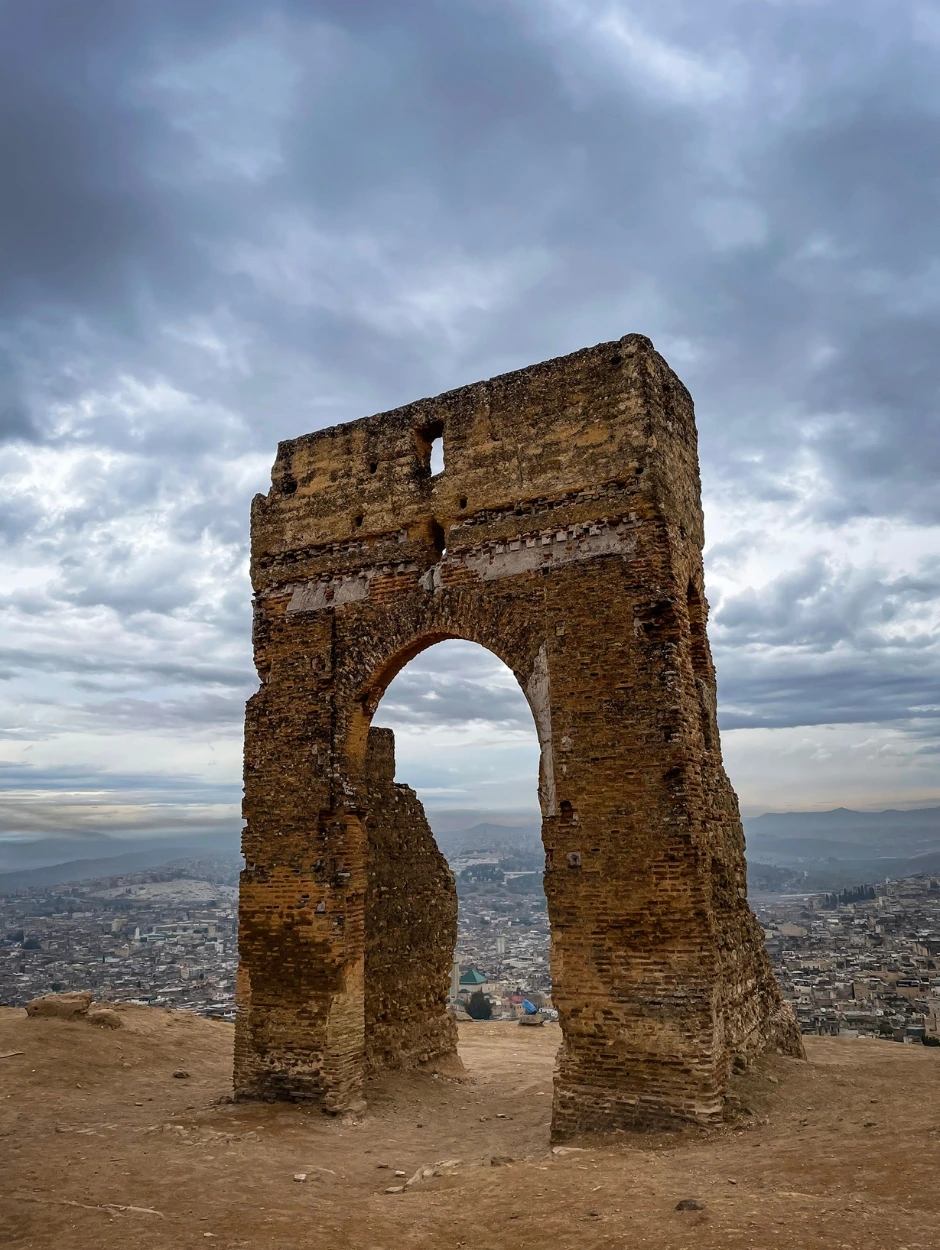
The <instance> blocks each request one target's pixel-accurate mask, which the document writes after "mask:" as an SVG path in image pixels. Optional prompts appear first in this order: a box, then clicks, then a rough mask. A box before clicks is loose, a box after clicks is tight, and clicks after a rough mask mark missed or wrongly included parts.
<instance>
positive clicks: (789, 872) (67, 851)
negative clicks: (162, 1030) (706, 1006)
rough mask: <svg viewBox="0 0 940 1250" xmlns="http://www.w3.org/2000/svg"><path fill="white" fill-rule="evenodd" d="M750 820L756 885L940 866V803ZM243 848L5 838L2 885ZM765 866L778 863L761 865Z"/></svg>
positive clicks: (471, 841)
mask: <svg viewBox="0 0 940 1250" xmlns="http://www.w3.org/2000/svg"><path fill="white" fill-rule="evenodd" d="M744 826H745V832H746V835H747V857H748V861H749V864H750V869H749V873H748V875H749V878H750V879H751V881H752V882H754V883H755V885H756V887H757V888H767V889H781V890H783V889H786V890H796V889H802V890H833V889H841V888H843V887H845V886H850V885H859V884H862V883H863V882H869V881H879V880H884V878H885V877H907V876H912V875H913V874H915V873H920V872H929V873H938V874H940V807H927V808H919V809H916V810H914V811H898V810H889V811H884V812H856V811H851V810H850V809H849V808H845V807H838V808H835V809H834V810H833V811H829V812H768V813H767V814H766V815H764V816H755V817H751V818H749V819H747V820H745V822H744ZM435 836H436V838H437V842H438V845H439V846H440V848H441V850H442V851H443V852H444V854H445V855H446V856H447V858H448V859H455V858H457V857H458V856H461V855H467V854H471V853H473V852H482V853H493V854H494V855H497V856H504V855H507V854H511V853H512V852H513V851H532V850H539V849H541V827H540V825H539V824H538V823H535V822H533V823H530V824H523V825H504V824H498V823H489V822H485V821H481V822H479V823H477V824H474V825H471V826H470V827H469V828H466V829H457V830H453V829H450V830H441V831H435ZM238 850H239V836H238V834H237V833H235V832H232V833H229V834H211V835H207V836H205V837H199V838H198V839H196V838H193V840H192V841H191V842H190V841H188V840H187V841H183V840H179V841H172V842H171V841H170V840H168V839H158V838H150V839H130V838H107V837H101V838H95V839H81V840H78V839H68V838H45V839H40V840H39V841H36V842H2V841H0V894H8V893H10V892H11V891H12V890H17V889H23V888H25V887H27V886H36V885H60V884H63V883H65V882H68V881H87V880H90V879H93V878H97V877H110V876H117V875H119V874H121V873H128V872H138V871H142V870H144V869H148V868H157V867H159V866H160V865H162V864H165V863H168V862H169V861H171V860H176V859H182V858H193V857H196V856H203V855H212V854H215V853H223V854H231V855H237V854H238ZM102 852H104V853H102ZM768 866H770V867H772V868H774V869H775V870H776V869H779V870H781V871H779V872H778V871H774V872H769V871H765V869H767V867H768Z"/></svg>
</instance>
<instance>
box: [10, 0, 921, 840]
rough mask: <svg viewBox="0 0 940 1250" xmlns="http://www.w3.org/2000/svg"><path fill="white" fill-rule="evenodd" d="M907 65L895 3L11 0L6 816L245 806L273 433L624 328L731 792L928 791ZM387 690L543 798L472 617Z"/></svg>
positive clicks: (166, 813)
mask: <svg viewBox="0 0 940 1250" xmlns="http://www.w3.org/2000/svg"><path fill="white" fill-rule="evenodd" d="M938 64H940V8H938V6H937V4H936V3H929V2H925V3H921V2H919V0H892V3H891V4H886V3H884V0H391V2H390V0H355V3H350V0H319V2H317V0H281V2H279V3H278V2H276V0H251V2H250V3H248V2H247V0H244V2H242V0H223V2H217V0H199V3H193V2H192V0H83V3H81V4H74V3H71V2H70V0H30V3H28V4H23V3H21V4H8V5H5V6H3V10H2V12H0V162H2V166H0V167H2V169H3V170H4V175H3V178H2V180H0V255H2V260H3V264H2V274H0V278H2V280H0V431H2V439H3V443H2V448H0V469H2V475H3V489H2V493H0V532H2V538H3V547H2V560H3V577H2V580H0V630H2V635H0V677H2V679H3V682H2V688H0V689H2V695H3V698H2V704H0V782H2V785H3V794H2V796H0V830H2V832H3V833H4V834H5V835H7V836H11V835H16V836H30V837H33V836H42V835H44V834H50V833H57V834H60V833H63V832H64V833H74V834H76V835H82V834H86V835H87V834H94V833H102V832H105V833H109V832H110V833H135V832H138V833H145V832H146V833H153V832H163V831H168V832H174V833H179V832H187V831H190V832H194V831H205V830H218V829H226V828H234V827H237V824H238V820H237V801H238V795H239V788H240V787H239V768H240V758H239V757H240V722H241V715H242V708H243V702H244V699H245V697H246V696H247V695H248V694H249V693H250V692H251V690H252V689H253V686H254V676H253V670H252V667H251V659H250V653H249V647H248V638H249V588H248V581H247V575H246V559H245V551H246V525H247V517H248V504H249V500H250V498H251V496H252V494H253V493H255V492H256V491H258V490H266V489H267V483H268V477H269V470H270V464H271V461H272V458H273V454H274V449H275V444H276V442H277V440H278V439H280V438H284V437H287V436H293V435H297V434H300V433H303V432H305V431H307V430H311V429H315V428H317V427H318V426H321V425H326V424H331V423H334V422H336V421H341V420H346V419H349V418H353V417H357V416H361V415H364V414H367V413H370V412H374V411H380V410H382V409H386V408H391V407H393V406H395V405H397V404H400V403H403V402H406V401H408V400H411V399H414V398H417V397H419V396H422V395H429V394H435V393H437V392H440V391H442V390H445V389H447V388H450V387H453V386H457V385H460V384H462V383H466V382H472V381H475V380H477V379H479V378H483V377H487V376H491V375H493V374H495V373H499V372H502V371H505V370H508V369H513V368H517V367H520V366H523V365H525V364H528V363H530V362H532V361H536V360H540V359H544V358H546V357H550V356H555V355H559V354H562V353H565V352H568V351H571V350H574V349H576V348H579V347H582V346H586V345H589V344H593V343H596V342H599V341H603V340H609V339H613V338H617V337H619V336H620V335H622V334H625V333H628V332H630V331H640V332H642V333H644V334H647V335H649V336H650V337H652V339H653V340H654V342H655V343H656V345H657V347H658V348H659V349H660V351H662V352H663V354H664V355H665V356H666V357H667V359H668V360H669V361H670V362H671V363H672V365H673V366H674V367H675V368H676V369H677V370H678V372H679V373H680V374H681V376H682V377H683V379H684V380H685V382H686V383H687V384H688V385H689V387H690V389H691V390H692V393H693V395H694V396H695V398H696V401H697V410H698V420H699V428H700V438H701V456H702V471H703V479H704V486H705V499H706V522H707V535H708V549H707V569H708V592H709V597H710V599H711V602H712V606H713V617H712V639H713V644H714V647H715V651H716V659H717V664H718V673H719V682H720V698H721V706H722V724H723V727H724V744H725V753H726V758H727V762H728V766H729V771H730V772H731V775H732V779H733V781H734V782H735V784H736V786H737V787H738V790H739V793H740V794H741V798H742V802H743V804H744V807H745V810H747V811H750V812H757V811H761V810H766V809H768V808H776V809H779V808H808V807H816V806H835V805H837V804H845V805H849V806H875V805H886V804H890V803H894V802H900V803H904V804H911V803H923V802H927V801H931V800H932V801H934V802H940V655H938V646H937V623H938V605H940V543H938V538H940V487H938V482H940V445H938V444H940V438H938V421H937V384H938V378H940V232H938V211H937V210H938V204H937V201H938V186H940V182H938V172H940V166H938V162H940V142H938V140H940V73H938ZM377 719H378V720H379V721H380V722H381V723H385V724H391V725H393V726H394V727H395V728H396V729H397V731H398V736H399V761H400V767H399V776H400V778H402V779H404V780H408V781H410V782H412V784H415V785H416V786H417V787H418V788H419V790H420V792H421V793H422V795H423V797H424V798H425V800H426V802H427V803H428V805H429V806H430V807H433V808H438V809H443V810H450V811H451V815H452V817H453V818H454V819H457V818H460V819H462V818H463V814H464V812H465V811H466V810H467V809H472V810H473V812H479V811H481V810H482V811H484V812H490V813H493V812H503V813H505V812H506V811H507V810H510V811H511V810H516V811H517V812H520V813H524V812H525V811H527V810H532V809H533V808H534V806H535V793H534V792H535V771H536V751H535V745H534V734H533V732H532V726H531V721H530V719H529V714H528V712H527V710H526V708H525V705H524V703H523V701H522V698H521V695H520V694H519V692H518V691H517V690H516V688H515V687H514V684H513V679H512V678H511V676H509V675H508V674H507V673H506V671H505V670H500V668H499V666H498V665H497V664H495V662H494V661H493V660H492V658H491V657H489V656H488V655H487V654H486V653H485V652H482V651H479V650H477V649H475V648H473V647H471V646H470V645H469V644H462V643H452V644H445V645H444V646H442V647H440V648H435V649H434V650H432V651H430V652H427V653H425V655H424V656H422V657H420V658H419V660H417V661H415V662H414V664H413V665H412V666H410V667H409V668H408V669H407V670H405V672H404V673H403V674H402V675H401V676H400V678H399V679H398V681H397V682H396V683H395V685H394V686H393V687H392V688H391V689H390V691H389V693H388V695H387V697H386V701H385V703H383V706H382V708H381V709H380V712H379V716H378V718H377ZM471 814H472V812H471Z"/></svg>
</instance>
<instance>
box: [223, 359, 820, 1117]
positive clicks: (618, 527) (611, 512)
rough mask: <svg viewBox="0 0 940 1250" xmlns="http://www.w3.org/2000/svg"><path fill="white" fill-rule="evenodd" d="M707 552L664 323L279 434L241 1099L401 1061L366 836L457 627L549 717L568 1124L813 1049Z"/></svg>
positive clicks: (263, 566) (257, 635) (695, 1103)
mask: <svg viewBox="0 0 940 1250" xmlns="http://www.w3.org/2000/svg"><path fill="white" fill-rule="evenodd" d="M438 437H443V440H444V455H445V463H446V468H445V470H444V472H442V473H439V474H437V475H436V476H432V474H431V467H430V455H431V446H432V443H433V441H434V440H435V439H436V438H438ZM702 543H703V530H702V511H701V500H700V486H699V474H698V460H697V453H696V434H695V423H694V416H693V408H692V401H691V398H690V396H689V394H688V392H687V391H686V389H685V387H684V386H683V385H682V383H681V382H680V381H679V379H678V378H677V377H676V376H675V374H674V373H673V372H672V371H671V370H670V368H669V367H668V365H667V364H666V362H665V361H664V360H663V359H662V357H660V356H659V355H658V354H657V353H656V352H655V350H654V349H653V346H652V344H651V343H650V341H649V340H648V339H646V338H643V337H642V336H641V335H628V336H627V337H625V338H623V339H621V340H620V341H619V342H614V343H604V344H600V345H599V346H597V347H593V348H590V349H588V350H585V351H580V352H575V353H574V354H573V355H570V356H566V357H563V358H561V359H558V360H551V361H547V362H545V363H543V364H539V365H534V366H532V367H530V368H527V369H521V370H519V371H518V372H515V373H509V374H505V375H503V376H502V377H498V378H493V379H491V380H490V381H488V382H480V383H477V384H475V385H473V386H467V387H463V388H461V389H460V390H456V391H451V392H449V393H448V394H446V395H441V396H439V397H438V398H436V399H429V400H420V401H418V402H417V403H414V404H410V405H408V406H407V407H404V408H399V409H396V410H395V411H393V412H387V413H382V414H380V415H378V416H374V417H368V418H365V419H363V420H360V421H352V422H350V423H348V424H346V425H340V426H335V427H333V428H331V429H327V430H320V431H317V432H316V433H314V434H309V435H306V436H304V437H302V438H298V439H294V440H291V441H289V442H285V443H282V444H281V445H280V447H279V448H278V454H277V459H276V461H275V465H274V472H273V479H272V486H271V490H270V491H269V493H268V494H267V495H266V496H258V497H257V498H256V499H255V501H254V507H253V512H252V577H253V581H254V588H255V625H254V642H255V662H256V665H257V669H258V674H259V677H260V680H261V688H260V689H259V691H258V692H257V694H255V695H254V696H253V698H252V699H251V700H250V702H249V705H248V715H247V722H246V742H245V816H246V817H247V820H248V825H247V828H246V830H245V835H244V852H245V857H246V861H247V867H246V870H245V873H244V876H243V880H242V888H241V903H240V942H241V967H240V974H239V1014H238V1024H237V1040H236V1059H235V1087H236V1092H237V1093H238V1094H239V1095H241V1096H259V1097H289V1098H305V1099H310V1100H312V1101H314V1102H316V1103H319V1104H320V1105H322V1106H323V1107H324V1108H326V1109H328V1110H336V1111H339V1110H343V1109H345V1108H348V1107H352V1106H356V1105H357V1104H358V1103H359V1101H360V1099H361V1089H362V1078H363V1074H364V1072H365V1071H366V1070H367V1069H368V1068H372V1069H374V1068H375V1067H376V1066H377V1065H380V1064H381V1063H386V1062H391V1061H396V1057H397V1058H398V1059H400V1058H401V1056H402V1054H404V1053H405V1052H407V1051H408V1043H407V1042H405V1041H404V1040H402V1041H401V1042H398V1041H396V1040H395V1039H394V1037H393V1036H392V1034H389V1035H388V1037H389V1039H390V1041H389V1044H388V1045H386V1046H385V1047H384V1049H383V1048H381V1047H380V1048H379V1051H378V1052H377V1051H376V1050H375V1048H374V1047H373V1043H372V1040H371V1037H367V1016H368V1013H369V1012H370V1011H371V1010H373V1007H370V1004H375V1003H376V1002H379V1001H382V995H383V994H384V990H382V989H381V988H379V989H376V987H375V986H373V985H371V984H370V978H372V977H374V976H375V975H377V974H376V972H375V971H374V968H375V967H377V966H378V965H377V963H376V959H375V957H373V956H370V954H369V952H370V949H374V947H372V948H370V942H371V941H372V939H371V938H370V933H369V929H370V926H371V925H372V924H373V923H375V920H374V919H373V918H374V917H375V916H376V915H377V914H378V913H376V912H375V909H374V907H373V906H372V905H371V904H370V901H369V899H370V888H371V887H370V881H374V880H376V879H377V877H376V873H377V872H378V874H379V875H381V873H382V872H384V871H385V868H377V867H376V865H375V864H374V862H373V861H372V859H371V858H370V857H372V856H374V855H375V854H376V851H375V846H376V844H377V843H376V837H375V836H374V835H373V836H372V838H371V841H370V832H369V830H370V823H371V826H372V827H373V828H376V827H378V826H384V825H386V823H387V821H388V819H389V818H390V817H389V813H388V812H384V813H383V812H382V811H378V810H376V805H377V804H378V805H379V806H381V805H382V804H383V803H386V802H387V797H386V798H381V797H380V791H381V789H382V785H385V784H386V783H387V782H388V778H385V780H384V781H383V782H382V783H381V784H377V783H376V780H375V770H374V768H370V766H369V765H368V758H369V752H367V743H368V739H369V725H370V721H371V718H372V715H373V713H374V711H375V709H376V707H377V706H378V703H379V700H380V699H381V697H382V694H383V692H384V691H385V689H386V687H387V685H388V683H389V682H390V681H391V680H392V678H393V677H394V676H395V674H396V673H397V672H398V671H399V670H400V669H401V668H402V666H403V665H404V664H406V663H407V662H408V661H409V660H410V659H412V658H413V657H414V656H415V655H417V654H418V652H420V651H421V650H423V649H424V648H425V647H428V646H430V645H431V644H433V643H435V642H439V641H441V640H442V639H444V638H466V639H470V640H472V641H474V642H478V643H480V644H482V645H483V646H484V647H487V648H488V649H489V650H490V651H492V652H494V653H495V654H496V655H497V656H499V657H500V658H501V659H502V660H504V661H505V663H506V664H507V665H508V666H509V667H510V668H511V669H512V670H513V672H514V673H515V674H516V677H517V678H518V680H519V683H520V685H521V686H522V689H523V690H524V692H525V694H526V697H527V698H528V701H529V705H530V707H531V709H532V714H533V718H534V720H535V724H536V728H537V730H538V735H539V741H540V744H541V770H540V787H539V794H540V801H541V806H542V816H543V831H542V836H543V841H544V845H545V889H546V893H547V896H548V907H549V919H550V922H551V930H552V979H553V998H554V1001H555V1003H556V1005H557V1007H558V1010H559V1018H560V1022H561V1027H562V1036H563V1040H562V1045H561V1050H560V1052H559V1058H558V1065H557V1071H556V1077H555V1092H554V1106H553V1132H554V1134H555V1136H556V1137H564V1136H569V1135H571V1134H573V1133H577V1132H580V1131H590V1130H611V1129H616V1128H618V1127H625V1126H636V1125H644V1124H659V1123H665V1122H669V1121H676V1120H697V1121H705V1122H708V1121H712V1120H715V1119H719V1118H720V1116H721V1108H722V1095H723V1092H724V1089H725V1083H726V1079H727V1075H728V1072H729V1069H730V1066H731V1062H732V1059H733V1058H734V1057H735V1056H736V1055H738V1054H743V1055H745V1056H747V1055H749V1054H753V1053H756V1052H758V1051H760V1050H762V1049H764V1048H767V1047H775V1048H779V1049H782V1050H785V1051H786V1052H787V1053H789V1054H800V1053H802V1047H801V1043H800V1038H799V1031H798V1029H797V1027H796V1023H795V1021H794V1019H793V1016H792V1013H790V1011H789V1008H788V1007H787V1006H786V1005H785V1004H784V1003H783V1001H782V999H781V997H780V994H779V991H778V989H777V986H776V984H775V982H774V979H773V975H772V973H771V969H770V965H769V962H768V960H767V956H766V954H765V952H764V948H763V943H762V939H761V933H760V929H759V928H758V926H757V923H756V921H755V920H754V917H753V915H752V913H751V911H750V909H749V907H748V905H747V898H746V883H745V861H744V838H743V834H742V831H741V823H740V819H739V816H738V808H737V801H736V799H735V795H734V792H733V790H732V789H731V786H730V784H729V782H728V779H727V777H726V775H725V772H724V769H723V767H722V763H721V750H720V743H719V737H718V728H717V723H716V718H715V678H714V671H713V668H712V662H711V656H710V653H709V648H708V641H707V637H706V632H705V622H706V612H707V609H706V603H705V598H704V593H703V586H702ZM374 749H379V750H380V749H381V743H378V742H377V741H376V742H375V747H374ZM383 837H384V835H383ZM383 837H380V838H379V839H378V842H379V843H382V842H383ZM386 841H387V839H386ZM397 862H398V863H399V865H400V867H401V870H402V880H401V889H402V890H408V889H409V881H408V869H407V863H408V857H407V856H406V857H400V858H399V860H398V861H397ZM386 867H387V865H386ZM424 869H427V870H428V871H429V872H430V874H431V877H433V876H434V871H435V870H434V869H433V867H432V866H431V865H430V862H429V861H428V862H425V864H424ZM415 871H416V872H417V871H419V870H418V869H417V868H416V870H415ZM421 871H423V870H421ZM431 877H427V878H424V877H423V878H422V879H421V882H420V883H419V882H418V879H417V877H416V878H415V889H416V890H418V892H419V893H420V891H422V890H429V889H431V888H432V887H431V885H429V884H428V882H429V881H430V879H431ZM439 881H440V888H441V889H445V890H446V883H445V881H444V878H443V877H440V879H439ZM428 898H429V899H430V896H428ZM428 905H429V906H434V907H440V908H441V909H442V910H441V913H440V914H442V915H443V914H445V913H446V903H445V902H444V901H443V899H442V898H439V899H437V900H436V901H433V900H432V901H429V903H428ZM409 916H410V918H408V917H405V918H404V919H402V921H401V924H402V925H403V926H404V928H403V930H402V932H405V931H407V933H409V934H411V935H412V936H414V940H415V942H418V943H420V942H421V941H424V942H426V943H428V944H433V943H434V942H435V941H436V940H437V939H436V938H435V933H434V931H433V928H432V927H429V926H427V925H424V926H423V927H422V925H421V914H420V909H417V910H414V909H413V910H412V911H411V912H410V913H409ZM396 923H397V922H396ZM419 930H420V932H421V933H423V934H424V936H423V937H418V936H415V935H416V934H417V933H418V932H419ZM444 940H445V939H444V938H443V937H442V938H441V939H440V941H441V942H443V941H444ZM449 953H450V952H449V950H448V951H447V952H446V956H449ZM434 958H436V956H434V955H432V952H431V951H430V950H429V959H430V960H431V961H432V962H433V959H434ZM438 962H439V963H440V967H441V969H445V968H446V966H447V958H446V957H443V958H441V959H440V960H439V961H438ZM418 963H420V960H418ZM416 966H417V965H416ZM435 966H436V965H435ZM441 975H443V973H442V974H441ZM419 980H420V978H419V979H418V980H416V982H415V984H416V985H417V984H418V981H419ZM412 992H413V993H414V994H415V995H416V996H417V997H420V998H421V1002H420V1004H419V1003H418V1001H417V998H416V999H415V1010H416V1011H421V1012H430V1013H431V1015H433V1013H434V1011H435V1010H437V1008H435V1006H434V1004H435V1003H438V1004H439V1003H440V1001H441V997H440V994H439V993H437V992H436V991H434V990H433V987H431V988H429V986H428V985H427V984H424V983H421V985H420V987H419V988H417V989H415V990H414V991H412V990H410V989H409V988H408V987H407V986H403V988H402V990H401V992H400V994H399V997H398V999H397V1000H396V1003H397V1004H401V1005H403V1006H406V1005H407V1002H408V1001H409V995H410V994H412ZM396 1010H398V1007H397V1006H396ZM431 1037H432V1044H431V1045H430V1046H429V1049H428V1051H426V1052H425V1053H426V1054H428V1053H431V1051H435V1049H436V1050H437V1051H438V1052H443V1051H444V1050H446V1049H447V1048H448V1047H449V1046H451V1045H452V1035H451V1034H449V1033H448V1030H447V1027H446V1023H444V1024H442V1025H441V1028H440V1029H439V1031H438V1032H437V1033H436V1034H435V1033H434V1032H433V1030H432V1033H431ZM434 1038H437V1040H436V1041H434V1040H433V1039H434ZM409 1053H410V1052H409Z"/></svg>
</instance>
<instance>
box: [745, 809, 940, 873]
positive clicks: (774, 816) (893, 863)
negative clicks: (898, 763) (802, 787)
mask: <svg viewBox="0 0 940 1250" xmlns="http://www.w3.org/2000/svg"><path fill="white" fill-rule="evenodd" d="M744 829H745V834H746V836H747V857H748V861H749V862H750V863H751V864H752V865H755V864H758V863H760V864H773V865H776V866H778V867H781V868H792V869H796V870H798V871H799V872H800V873H803V874H805V879H806V881H807V882H811V883H812V884H807V885H806V887H805V888H808V889H834V888H836V887H839V888H841V887H843V886H845V885H856V884H861V883H862V882H865V881H878V880H884V878H885V877H909V876H912V875H914V874H915V873H920V872H931V873H932V872H940V807H924V808H918V809H915V810H913V811H898V810H896V809H893V810H888V811H884V812H855V811H851V810H850V809H849V808H846V807H837V808H835V809H834V810H832V811H828V812H768V813H767V814H766V815H764V816H755V817H752V818H751V819H748V820H745V822H744Z"/></svg>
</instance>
